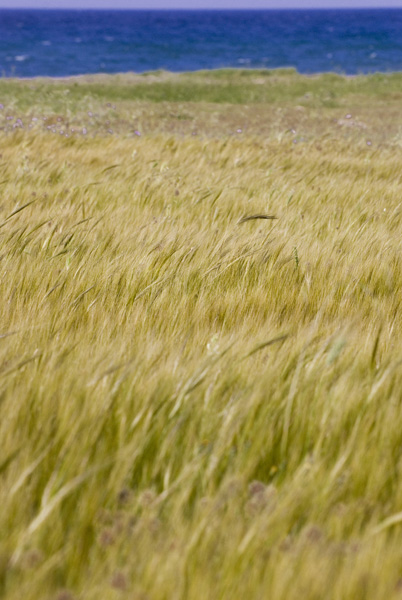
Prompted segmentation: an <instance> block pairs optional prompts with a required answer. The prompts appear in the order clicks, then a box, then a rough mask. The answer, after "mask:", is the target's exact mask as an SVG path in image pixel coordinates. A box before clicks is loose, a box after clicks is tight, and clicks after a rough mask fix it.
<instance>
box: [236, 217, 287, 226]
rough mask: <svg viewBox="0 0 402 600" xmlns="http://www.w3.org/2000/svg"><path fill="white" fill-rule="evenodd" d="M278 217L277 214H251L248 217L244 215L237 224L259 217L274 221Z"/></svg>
mask: <svg viewBox="0 0 402 600" xmlns="http://www.w3.org/2000/svg"><path fill="white" fill-rule="evenodd" d="M278 218H279V217H276V216H275V215H249V216H247V217H242V218H241V219H240V220H239V221H237V224H238V225H240V224H241V223H246V222H247V221H255V220H257V219H265V220H267V221H273V220H275V219H278Z"/></svg>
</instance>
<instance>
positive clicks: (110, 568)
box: [0, 71, 402, 600]
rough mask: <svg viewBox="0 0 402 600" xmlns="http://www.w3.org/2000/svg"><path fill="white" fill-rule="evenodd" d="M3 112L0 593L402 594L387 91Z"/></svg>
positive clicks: (135, 94) (57, 91)
mask: <svg viewBox="0 0 402 600" xmlns="http://www.w3.org/2000/svg"><path fill="white" fill-rule="evenodd" d="M0 102H1V103H2V108H1V110H0V154H1V158H0V194H1V203H0V211H1V212H0V270H1V279H0V285H1V288H0V311H1V320H0V326H1V327H0V410H1V421H0V440H1V457H0V503H1V504H0V505H1V510H0V532H1V533H0V535H1V541H0V597H1V598H5V599H6V600H21V599H24V600H73V599H75V600H115V599H116V600H117V599H125V598H127V599H129V600H217V599H222V600H243V599H245V600H246V599H247V600H251V599H252V600H254V599H255V600H257V599H258V600H265V599H267V600H300V599H303V600H323V599H325V600H332V599H334V600H335V599H336V600H365V599H367V600H368V599H370V600H371V599H373V600H379V599H380V600H381V599H383V598H386V599H387V600H391V599H397V598H399V597H402V512H401V511H402V319H401V310H402V307H401V301H402V296H401V293H402V292H401V288H402V247H401V246H402V241H401V240H402V113H401V106H402V74H398V75H389V76H385V75H375V76H371V77H357V78H349V79H347V78H343V77H340V76H335V75H322V76H316V77H311V78H307V77H302V76H300V75H298V74H296V73H294V72H292V71H278V72H264V71H259V72H253V71H249V72H245V71H244V72H242V71H239V72H236V71H222V72H212V73H197V74H187V75H186V74H183V75H175V76H174V75H170V74H166V73H156V74H150V75H146V76H134V75H127V76H120V77H109V78H108V77H105V76H103V77H98V78H97V77H94V78H79V79H76V80H74V79H72V80H65V81H46V80H31V81H24V82H20V81H12V80H10V81H5V80H2V81H1V82H0ZM254 215H269V216H274V217H276V218H275V219H249V220H247V219H246V220H244V217H250V216H254Z"/></svg>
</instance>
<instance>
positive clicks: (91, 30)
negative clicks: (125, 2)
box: [0, 9, 402, 77]
mask: <svg viewBox="0 0 402 600" xmlns="http://www.w3.org/2000/svg"><path fill="white" fill-rule="evenodd" d="M219 67H247V68H252V67H254V68H255V67H263V68H275V67H295V68H296V69H297V70H298V71H300V72H301V73H316V72H321V71H335V72H339V73H348V74H355V73H369V72H374V71H385V72H388V71H399V70H402V9H379V10H286V11H285V10H275V11H268V10H267V11H89V10H87V11H86V10H82V11H65V10H0V74H2V75H3V76H19V77H32V76H36V75H51V76H64V75H76V74H80V73H100V72H103V73H118V72H126V71H136V72H144V71H150V70H154V69H167V70H170V71H193V70H197V69H212V68H219Z"/></svg>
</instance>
